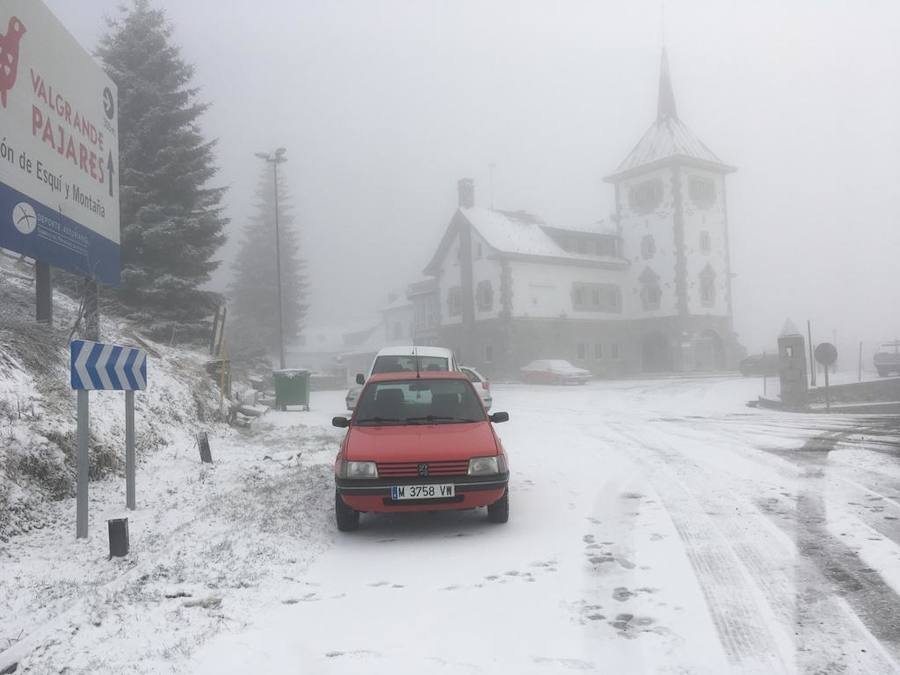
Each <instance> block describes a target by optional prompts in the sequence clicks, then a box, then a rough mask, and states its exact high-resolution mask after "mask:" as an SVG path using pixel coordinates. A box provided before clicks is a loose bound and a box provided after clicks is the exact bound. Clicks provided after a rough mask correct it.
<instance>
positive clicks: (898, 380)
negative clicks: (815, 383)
mask: <svg viewBox="0 0 900 675" xmlns="http://www.w3.org/2000/svg"><path fill="white" fill-rule="evenodd" d="M829 394H830V396H831V402H832V403H867V402H870V401H900V377H888V378H883V379H879V380H872V381H871V382H852V383H850V384H835V385H832V386H831V387H829ZM809 402H810V403H824V402H825V387H816V388H815V389H810V390H809Z"/></svg>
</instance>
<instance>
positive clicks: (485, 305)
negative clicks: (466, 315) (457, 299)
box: [475, 280, 494, 312]
mask: <svg viewBox="0 0 900 675" xmlns="http://www.w3.org/2000/svg"><path fill="white" fill-rule="evenodd" d="M475 302H476V303H477V304H478V310H479V311H481V312H489V311H490V310H492V309H493V308H494V287H493V286H492V285H491V282H490V281H487V280H484V281H479V282H478V286H476V287H475Z"/></svg>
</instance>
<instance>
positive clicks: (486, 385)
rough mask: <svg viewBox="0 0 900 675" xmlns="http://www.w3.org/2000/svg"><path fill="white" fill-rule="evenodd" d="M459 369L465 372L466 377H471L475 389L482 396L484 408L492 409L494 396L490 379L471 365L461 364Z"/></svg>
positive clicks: (470, 380)
mask: <svg viewBox="0 0 900 675" xmlns="http://www.w3.org/2000/svg"><path fill="white" fill-rule="evenodd" d="M459 369H460V370H461V371H462V372H463V373H465V375H466V377H468V378H469V382H471V383H472V384H473V385H474V387H475V391H476V392H477V393H478V395H479V396H480V397H481V402H482V403H484V409H485V410H490V409H491V406H492V405H493V404H494V397H493V395H492V394H491V383H490V382H488V379H487V378H486V377H485V376H484V375H482V374H481V373H479V372H478V371H477V370H475V369H474V368H470V367H469V366H460V367H459Z"/></svg>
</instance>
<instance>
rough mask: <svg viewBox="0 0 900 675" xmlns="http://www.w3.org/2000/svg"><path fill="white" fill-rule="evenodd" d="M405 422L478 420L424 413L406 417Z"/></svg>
mask: <svg viewBox="0 0 900 675" xmlns="http://www.w3.org/2000/svg"><path fill="white" fill-rule="evenodd" d="M406 421H407V422H478V421H479V420H470V419H466V418H465V417H448V416H445V415H424V416H422V417H407V418H406Z"/></svg>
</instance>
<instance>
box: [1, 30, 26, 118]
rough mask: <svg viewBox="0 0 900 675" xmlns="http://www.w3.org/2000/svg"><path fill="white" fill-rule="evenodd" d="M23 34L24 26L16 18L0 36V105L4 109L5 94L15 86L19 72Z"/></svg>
mask: <svg viewBox="0 0 900 675" xmlns="http://www.w3.org/2000/svg"><path fill="white" fill-rule="evenodd" d="M24 34H25V24H23V23H22V22H21V21H19V19H18V18H17V17H12V18H10V20H9V26H8V27H7V29H6V34H5V35H0V104H2V105H3V107H4V108H6V94H7V92H8V91H10V90H11V89H12V88H13V86H15V84H16V75H17V74H18V72H19V42H20V41H21V40H22V36H23V35H24Z"/></svg>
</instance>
